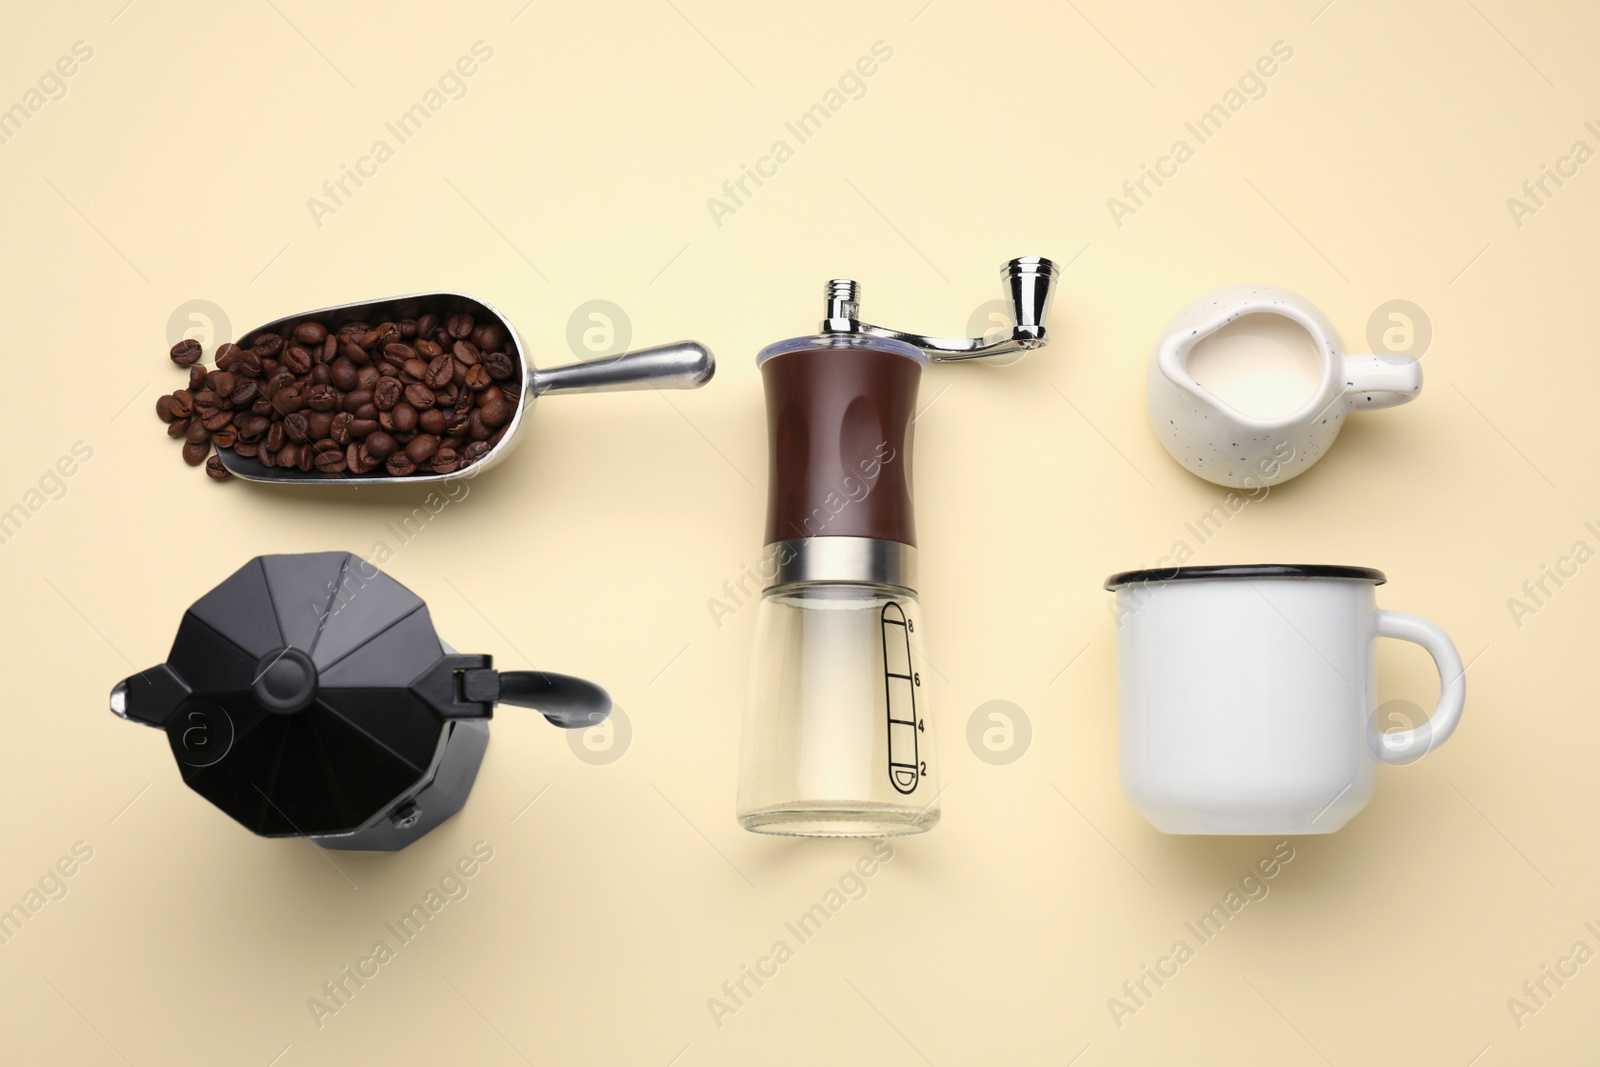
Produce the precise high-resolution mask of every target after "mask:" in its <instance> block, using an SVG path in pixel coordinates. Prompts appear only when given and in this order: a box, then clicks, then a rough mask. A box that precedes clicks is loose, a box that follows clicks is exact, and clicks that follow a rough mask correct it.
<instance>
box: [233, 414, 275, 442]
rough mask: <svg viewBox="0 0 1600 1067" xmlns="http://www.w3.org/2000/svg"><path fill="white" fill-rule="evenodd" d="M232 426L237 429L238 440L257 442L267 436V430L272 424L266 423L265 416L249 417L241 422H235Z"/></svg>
mask: <svg viewBox="0 0 1600 1067" xmlns="http://www.w3.org/2000/svg"><path fill="white" fill-rule="evenodd" d="M234 425H235V426H236V427H238V430H239V440H241V441H259V440H261V439H262V438H263V437H265V436H266V435H267V430H268V429H269V428H271V426H272V423H271V422H270V421H268V419H267V417H266V416H265V415H251V416H250V417H249V418H247V419H245V420H244V421H243V422H236V423H234Z"/></svg>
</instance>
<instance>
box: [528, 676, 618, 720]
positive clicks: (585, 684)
mask: <svg viewBox="0 0 1600 1067" xmlns="http://www.w3.org/2000/svg"><path fill="white" fill-rule="evenodd" d="M500 703H502V704H515V705H517V706H518V707H523V708H533V709H534V710H535V711H537V712H539V713H540V714H541V715H543V716H544V717H545V718H546V719H548V720H550V722H552V723H553V724H555V725H556V726H560V727H562V728H563V729H566V730H582V729H586V728H588V727H590V726H594V725H596V724H597V723H601V722H604V721H605V718H606V716H607V715H610V714H611V697H610V696H609V695H607V693H606V691H605V690H604V689H601V688H600V687H599V686H598V685H595V684H594V683H593V682H589V681H585V680H584V679H582V678H573V677H571V676H570V675H565V674H552V673H550V672H549V671H502V672H501V673H500Z"/></svg>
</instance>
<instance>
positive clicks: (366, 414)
mask: <svg viewBox="0 0 1600 1067" xmlns="http://www.w3.org/2000/svg"><path fill="white" fill-rule="evenodd" d="M351 414H352V415H354V416H355V417H356V418H358V419H366V420H367V421H369V422H371V421H373V420H375V419H377V417H378V405H376V404H371V403H368V404H362V405H361V406H360V407H358V408H356V409H355V411H353V412H351Z"/></svg>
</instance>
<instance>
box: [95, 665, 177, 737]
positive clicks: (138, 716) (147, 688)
mask: <svg viewBox="0 0 1600 1067" xmlns="http://www.w3.org/2000/svg"><path fill="white" fill-rule="evenodd" d="M189 692H190V690H189V685H188V683H187V682H185V681H184V680H183V679H182V678H180V677H178V673H177V672H176V671H174V670H173V669H172V668H171V667H169V666H167V665H166V664H165V663H162V664H158V665H157V666H154V667H151V668H150V669H149V670H147V671H142V672H141V673H139V674H135V675H133V676H132V677H129V678H124V679H123V680H122V681H120V682H118V683H117V684H116V685H115V686H113V687H112V689H111V713H112V714H113V715H115V716H117V717H118V718H119V719H131V720H132V721H134V722H142V723H144V724H145V725H146V726H154V727H156V728H157V729H161V728H164V727H165V726H166V724H167V718H168V716H170V715H171V714H172V713H173V711H175V710H176V709H177V707H178V705H179V704H182V703H183V702H184V701H185V700H187V699H189Z"/></svg>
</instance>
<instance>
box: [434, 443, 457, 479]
mask: <svg viewBox="0 0 1600 1067" xmlns="http://www.w3.org/2000/svg"><path fill="white" fill-rule="evenodd" d="M428 466H429V467H430V468H431V469H432V470H433V473H435V474H454V473H455V472H456V471H458V470H460V469H461V453H459V452H457V451H456V450H455V449H454V448H441V449H439V451H437V452H435V453H434V454H433V459H432V460H431V461H430V462H429V464H428Z"/></svg>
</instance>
